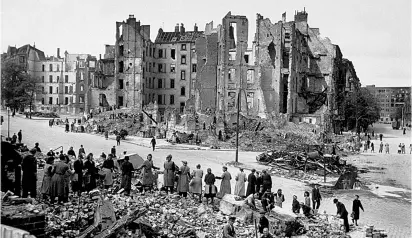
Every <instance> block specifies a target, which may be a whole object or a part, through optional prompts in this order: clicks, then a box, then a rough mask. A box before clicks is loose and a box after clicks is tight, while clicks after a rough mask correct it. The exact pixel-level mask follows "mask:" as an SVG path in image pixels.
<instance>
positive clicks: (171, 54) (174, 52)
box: [170, 49, 176, 59]
mask: <svg viewBox="0 0 412 238" xmlns="http://www.w3.org/2000/svg"><path fill="white" fill-rule="evenodd" d="M170 57H172V59H176V49H171V50H170Z"/></svg>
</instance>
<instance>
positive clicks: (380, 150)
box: [379, 141, 383, 153]
mask: <svg viewBox="0 0 412 238" xmlns="http://www.w3.org/2000/svg"><path fill="white" fill-rule="evenodd" d="M382 152H383V142H382V141H381V143H380V144H379V153H382Z"/></svg>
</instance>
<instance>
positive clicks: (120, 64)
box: [119, 61, 123, 73]
mask: <svg viewBox="0 0 412 238" xmlns="http://www.w3.org/2000/svg"><path fill="white" fill-rule="evenodd" d="M119 73H123V61H120V62H119Z"/></svg>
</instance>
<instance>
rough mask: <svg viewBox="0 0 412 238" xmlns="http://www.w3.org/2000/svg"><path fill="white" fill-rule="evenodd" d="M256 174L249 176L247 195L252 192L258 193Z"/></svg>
mask: <svg viewBox="0 0 412 238" xmlns="http://www.w3.org/2000/svg"><path fill="white" fill-rule="evenodd" d="M255 189H256V176H255V175H254V174H253V173H251V174H249V176H248V177H247V189H246V197H247V196H249V195H250V194H255V193H256V190H255Z"/></svg>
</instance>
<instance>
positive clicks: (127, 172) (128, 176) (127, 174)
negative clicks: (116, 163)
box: [120, 161, 134, 192]
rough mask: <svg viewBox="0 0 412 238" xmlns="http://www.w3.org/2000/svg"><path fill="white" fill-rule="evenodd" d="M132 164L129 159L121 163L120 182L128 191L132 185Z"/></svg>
mask: <svg viewBox="0 0 412 238" xmlns="http://www.w3.org/2000/svg"><path fill="white" fill-rule="evenodd" d="M133 170H134V168H133V164H132V163H130V162H129V161H125V162H123V164H122V183H121V185H120V187H121V188H124V190H125V191H126V192H130V189H131V187H132V174H133Z"/></svg>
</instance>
